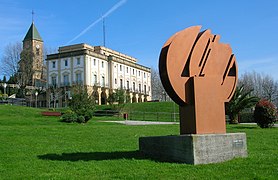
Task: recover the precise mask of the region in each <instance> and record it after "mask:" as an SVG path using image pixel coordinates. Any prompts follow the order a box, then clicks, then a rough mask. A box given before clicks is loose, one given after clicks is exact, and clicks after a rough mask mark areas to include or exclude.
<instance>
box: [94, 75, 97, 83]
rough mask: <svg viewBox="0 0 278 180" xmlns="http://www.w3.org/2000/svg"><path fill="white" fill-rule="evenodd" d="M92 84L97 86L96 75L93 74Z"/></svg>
mask: <svg viewBox="0 0 278 180" xmlns="http://www.w3.org/2000/svg"><path fill="white" fill-rule="evenodd" d="M93 84H94V85H96V84H97V75H96V74H94V77H93Z"/></svg>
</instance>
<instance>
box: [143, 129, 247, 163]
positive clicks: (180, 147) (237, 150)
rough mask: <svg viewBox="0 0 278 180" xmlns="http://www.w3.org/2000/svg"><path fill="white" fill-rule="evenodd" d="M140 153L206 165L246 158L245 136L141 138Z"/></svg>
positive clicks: (200, 135)
mask: <svg viewBox="0 0 278 180" xmlns="http://www.w3.org/2000/svg"><path fill="white" fill-rule="evenodd" d="M139 151H140V152H141V153H143V154H145V155H147V156H149V157H151V158H155V159H159V160H161V161H167V162H179V163H187V164H209V163H218V162H224V161H227V160H230V159H233V158H236V157H247V142H246V135H245V133H227V134H188V135H179V136H157V137H140V138H139Z"/></svg>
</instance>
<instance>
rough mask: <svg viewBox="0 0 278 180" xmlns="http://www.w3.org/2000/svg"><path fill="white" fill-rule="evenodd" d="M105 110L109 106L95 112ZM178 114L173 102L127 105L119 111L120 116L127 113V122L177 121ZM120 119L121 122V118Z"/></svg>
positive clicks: (101, 107)
mask: <svg viewBox="0 0 278 180" xmlns="http://www.w3.org/2000/svg"><path fill="white" fill-rule="evenodd" d="M116 107H117V105H116ZM107 108H111V106H109V105H101V106H97V107H96V109H97V110H103V109H107ZM178 112H179V107H178V105H177V104H175V103H174V102H144V103H129V104H125V106H124V107H123V108H122V109H121V114H122V113H128V119H129V120H143V121H179V117H178ZM118 119H119V118H118ZM120 119H121V120H122V117H120Z"/></svg>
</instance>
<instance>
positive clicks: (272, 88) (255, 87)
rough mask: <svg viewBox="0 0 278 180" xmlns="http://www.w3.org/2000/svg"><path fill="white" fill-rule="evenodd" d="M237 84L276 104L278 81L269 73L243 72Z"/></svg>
mask: <svg viewBox="0 0 278 180" xmlns="http://www.w3.org/2000/svg"><path fill="white" fill-rule="evenodd" d="M239 85H240V86H244V87H245V89H246V91H250V90H252V95H253V96H257V97H259V98H264V99H267V100H269V101H270V102H272V103H275V104H276V105H278V82H277V81H275V80H274V79H273V77H271V76H270V75H265V74H260V73H257V72H255V71H253V72H249V73H245V74H243V75H242V76H241V77H240V79H239Z"/></svg>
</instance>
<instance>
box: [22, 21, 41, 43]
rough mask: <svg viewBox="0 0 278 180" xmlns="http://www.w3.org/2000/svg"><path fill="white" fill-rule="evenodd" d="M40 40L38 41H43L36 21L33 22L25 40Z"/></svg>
mask: <svg viewBox="0 0 278 180" xmlns="http://www.w3.org/2000/svg"><path fill="white" fill-rule="evenodd" d="M33 39H34V40H38V41H43V40H42V38H41V36H40V34H39V32H38V30H37V28H36V26H35V24H34V22H32V24H31V26H30V28H29V30H28V32H27V34H26V36H25V38H24V39H23V41H26V40H33Z"/></svg>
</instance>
